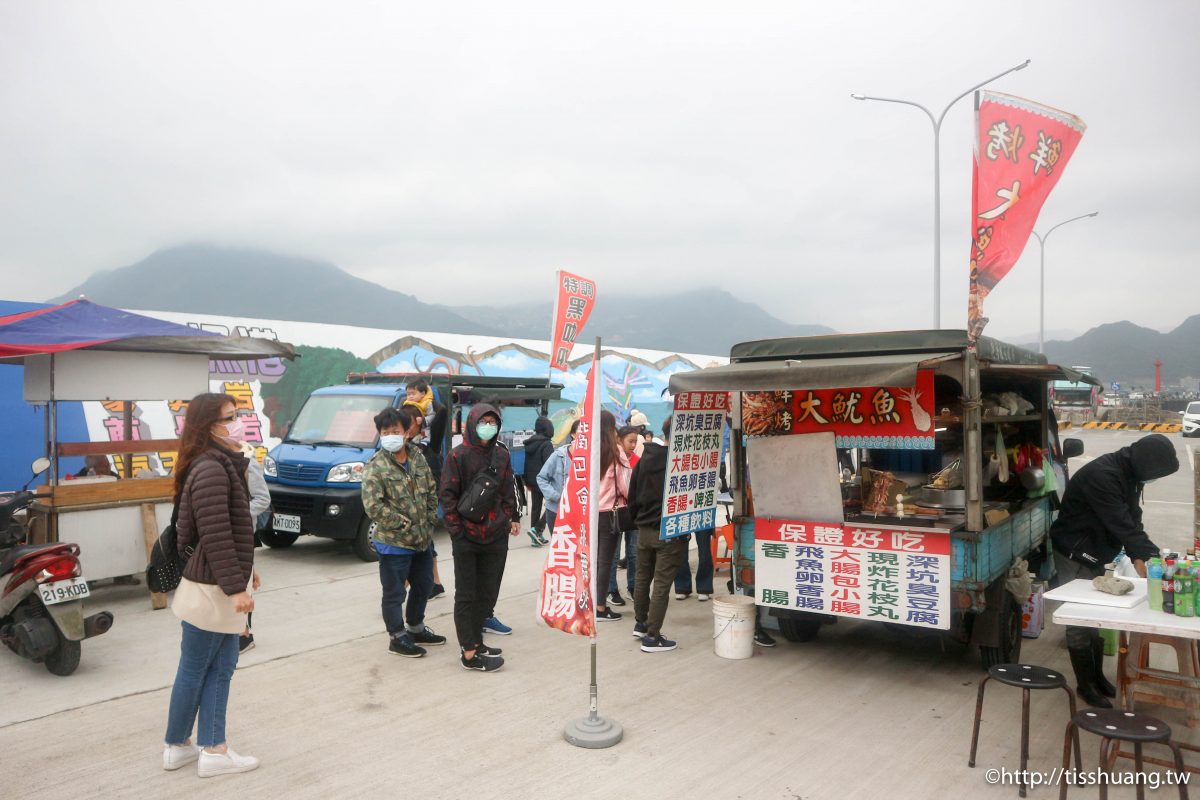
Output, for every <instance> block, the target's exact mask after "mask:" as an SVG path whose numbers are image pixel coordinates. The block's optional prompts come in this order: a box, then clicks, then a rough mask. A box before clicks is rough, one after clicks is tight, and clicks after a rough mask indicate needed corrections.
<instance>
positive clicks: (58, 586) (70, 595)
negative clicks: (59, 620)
mask: <svg viewBox="0 0 1200 800" xmlns="http://www.w3.org/2000/svg"><path fill="white" fill-rule="evenodd" d="M38 591H39V592H41V593H42V602H43V603H45V604H46V605H48V606H51V605H54V604H55V603H65V602H67V601H68V600H82V599H83V598H85V597H89V596H91V594H92V590H91V589H89V588H88V585H87V580H86V579H84V578H71V579H70V580H67V581H55V582H54V583H43V584H39V585H38Z"/></svg>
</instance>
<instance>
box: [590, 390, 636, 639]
mask: <svg viewBox="0 0 1200 800" xmlns="http://www.w3.org/2000/svg"><path fill="white" fill-rule="evenodd" d="M632 472H633V468H632V467H630V466H629V458H628V457H627V456H626V455H625V449H624V448H623V447H621V444H620V442H619V441H618V440H617V419H616V417H614V416H613V415H612V413H611V412H609V411H601V412H600V524H599V527H598V528H597V529H596V547H597V550H599V552H598V553H596V594H597V597H596V619H597V620H598V621H603V622H611V621H613V620H618V619H620V618H621V615H620V614H618V613H617V612H615V611H613V610H612V609H611V608H609V607H608V604H607V602H606V600H607V597H606V595H607V593H608V584H609V580H610V578H611V577H612V569H613V562H614V560H615V559H614V556H615V555H616V551H617V540H618V538H620V536H621V526H620V524H618V522H617V519H618V517H619V515H620V512H619V510H618V509H620V508H622V507H626V506H628V505H629V476H630V474H631V473H632Z"/></svg>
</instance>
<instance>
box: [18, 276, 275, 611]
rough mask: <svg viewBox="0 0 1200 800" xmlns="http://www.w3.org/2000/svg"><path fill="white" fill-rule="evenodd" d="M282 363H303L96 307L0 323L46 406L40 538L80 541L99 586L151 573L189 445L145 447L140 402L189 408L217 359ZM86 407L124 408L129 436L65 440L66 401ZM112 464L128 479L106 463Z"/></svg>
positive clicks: (267, 345)
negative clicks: (136, 413)
mask: <svg viewBox="0 0 1200 800" xmlns="http://www.w3.org/2000/svg"><path fill="white" fill-rule="evenodd" d="M273 357H284V358H293V357H294V351H293V349H292V347H291V346H290V345H287V344H281V343H279V342H275V341H271V340H266V339H255V338H247V337H228V336H219V335H215V334H209V333H206V332H203V331H200V330H197V329H195V328H191V327H188V326H184V325H176V324H174V323H169V322H164V321H162V320H156V319H152V318H150V317H144V316H141V315H138V314H131V313H129V312H126V311H122V310H120V309H113V308H106V307H104V306H99V305H96V304H94V303H90V302H88V301H87V300H75V301H72V302H69V303H64V304H63V305H60V306H50V307H46V308H43V309H38V310H36V311H31V312H27V313H24V314H16V315H12V316H10V317H0V361H3V362H7V363H21V364H23V365H24V367H25V371H24V397H25V400H26V401H27V402H29V403H31V404H34V405H40V406H43V407H44V408H45V414H44V427H45V430H44V437H45V443H46V456H47V458H49V460H50V469H49V471H48V473H47V478H46V483H45V484H44V485H42V486H39V487H38V489H37V492H38V495H39V497H38V500H37V501H36V502H35V503H34V504H33V506H32V507H31V509H30V514H31V525H30V529H31V532H30V541H31V542H35V543H36V542H54V541H69V542H74V543H76V544H78V545H79V546H80V550H81V553H82V559H83V564H84V571H85V574H86V575H87V577H88V578H89V579H90V580H98V579H103V578H114V577H122V576H128V575H137V574H140V573H142V572H143V571H144V570H145V568H146V561H147V553H148V550H149V546H150V545H151V544H152V543H153V541H154V540H155V539H156V538H157V536H158V533H159V531H161V530H162V528H163V527H164V526H165V525H166V524H167V522H169V520H170V515H171V506H172V498H173V480H174V479H173V478H172V477H171V476H170V467H171V466H172V465H173V459H174V453H175V451H176V450H177V449H178V442H179V440H178V439H139V438H138V437H137V435H136V429H135V428H134V427H133V415H132V409H133V405H134V402H133V401H134V400H136V401H138V402H142V403H148V402H150V401H154V400H159V401H169V402H172V403H180V404H183V405H186V400H187V399H188V398H191V397H193V396H195V395H196V394H199V393H201V392H206V391H209V359H210V358H220V359H223V360H244V359H260V358H273ZM76 400H83V401H98V402H103V403H105V404H118V405H121V406H123V408H124V415H123V417H124V428H123V430H114V431H110V437H111V440H110V441H107V442H90V441H89V442H62V441H59V439H58V425H57V418H58V414H57V404H58V403H59V402H60V401H76ZM144 453H155V454H157V457H156V459H155V462H153V466H152V467H151V468H149V469H147V468H142V469H140V470H138V472H137V473H136V474H135V470H134V465H135V464H136V463H138V462H137V460H136V459H135V458H134V456H135V455H136V454H144ZM69 456H85V457H91V458H92V459H93V460H92V461H91V462H90V463H93V464H97V465H99V466H100V469H98V470H95V471H96V472H97V473H98V474H97V475H95V476H80V477H76V476H74V475H64V474H63V473H62V469H61V464H60V459H62V458H64V457H69ZM109 457H114V460H115V461H116V462H117V464H118V467H119V469H118V470H117V473H119V474H117V473H114V471H113V470H112V469H111V467H109V466H108V458H109ZM144 463H146V464H150V463H151V462H149V461H148V460H144ZM88 471H92V470H88ZM160 602H161V599H156V606H157V605H159V603H160Z"/></svg>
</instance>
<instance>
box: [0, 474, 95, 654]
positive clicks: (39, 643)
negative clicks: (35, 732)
mask: <svg viewBox="0 0 1200 800" xmlns="http://www.w3.org/2000/svg"><path fill="white" fill-rule="evenodd" d="M49 468H50V462H49V460H48V459H45V458H39V459H38V460H37V461H34V462H33V477H32V478H30V479H29V481H28V482H26V484H25V486H24V487H22V489H21V491H19V492H14V493H11V494H7V495H0V587H3V588H2V589H0V642H3V643H4V644H5V645H7V646H8V648H9V649H10V650H12V651H13V652H14V653H16V654H17V655H19V656H22V657H23V658H28V659H31V660H33V661H35V662H41V663H43V664H45V665H46V669H48V670H50V672H52V673H54V674H55V675H70V674H71V673H72V672H74V671H75V668H76V667H78V666H79V655H80V642H81V641H82V640H84V639H87V638H90V637H92V636H99V635H100V634H102V633H104V632H106V631H107V630H108V629H109V628H111V627H112V623H113V615H112V614H111V613H110V612H108V611H101V612H99V613H97V614H93V615H92V616H90V617H88V618H86V619H84V616H83V598H85V597H87V596H88V595H89V594H91V590H90V589H89V588H88V585H87V581H86V580H85V579H84V577H83V575H82V573H81V570H80V567H79V545H77V544H67V543H62V542H52V543H49V544H24V543H23V542H24V541H25V539H26V538H27V536H28V527H27V525H26V524H25V523H24V522H22V521H21V520H18V519H16V517H15V515H16V513H17V512H18V511H22V510H24V509H25V508H27V507H28V506H29V504H30V503H32V502H33V500H34V498H35V497H36V495H35V494H34V493H33V492H30V491H27V490H28V488H29V484H30V483H32V482H33V480H34V478H36V477H37V476H38V475H40V474H42V473H43V472H45V471H46V470H47V469H49Z"/></svg>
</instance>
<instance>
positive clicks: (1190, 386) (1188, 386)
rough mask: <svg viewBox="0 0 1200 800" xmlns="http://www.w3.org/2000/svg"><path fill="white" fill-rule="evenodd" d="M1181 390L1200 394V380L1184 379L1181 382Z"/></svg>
mask: <svg viewBox="0 0 1200 800" xmlns="http://www.w3.org/2000/svg"><path fill="white" fill-rule="evenodd" d="M1179 388H1180V389H1183V391H1185V392H1191V393H1192V394H1200V378H1183V379H1181V380H1180V381H1179Z"/></svg>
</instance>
